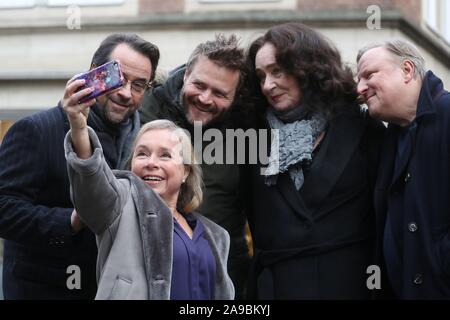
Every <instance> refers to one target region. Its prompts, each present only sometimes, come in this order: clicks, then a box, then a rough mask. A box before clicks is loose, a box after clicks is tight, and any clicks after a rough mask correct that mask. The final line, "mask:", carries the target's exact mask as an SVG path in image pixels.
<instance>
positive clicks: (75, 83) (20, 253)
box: [0, 34, 159, 299]
mask: <svg viewBox="0 0 450 320" xmlns="http://www.w3.org/2000/svg"><path fill="white" fill-rule="evenodd" d="M110 60H117V61H119V62H120V65H121V68H122V72H123V74H124V76H125V78H126V80H127V83H126V84H125V85H124V86H123V87H121V88H119V89H116V90H115V91H112V92H110V93H109V94H106V95H103V96H100V97H97V99H92V100H89V101H87V102H85V103H83V104H84V106H83V105H81V104H80V103H79V101H80V100H81V98H83V97H84V96H86V95H88V94H89V93H90V92H91V91H90V90H91V89H90V88H85V89H82V90H80V89H81V88H82V87H83V85H84V80H75V78H76V76H75V77H73V78H72V79H71V80H69V81H68V82H67V85H66V88H65V91H64V95H63V99H62V100H61V102H60V103H59V105H58V106H57V107H55V108H52V109H49V110H47V111H43V112H39V113H37V114H34V115H31V116H29V117H26V118H24V119H22V120H20V121H18V122H17V123H15V124H14V126H13V127H11V129H10V130H9V131H8V133H7V135H6V136H5V139H4V140H3V143H2V145H1V147H0V237H1V238H4V239H5V240H6V241H5V248H4V260H3V261H4V262H3V291H4V296H5V298H6V299H93V298H94V296H95V293H96V276H95V265H96V258H97V248H96V243H95V237H94V235H93V234H92V233H91V232H90V231H89V230H87V229H86V228H84V225H83V223H82V222H81V221H80V219H79V218H78V215H77V214H76V212H75V211H74V209H73V206H72V203H71V200H70V188H69V186H70V185H69V180H68V177H67V169H66V161H65V157H64V149H63V140H64V137H65V135H66V133H67V131H68V130H69V122H68V120H67V117H66V115H65V113H64V111H63V108H62V107H63V106H74V105H75V106H79V107H80V108H81V107H86V106H87V107H90V108H87V109H86V110H89V109H90V112H89V118H88V125H89V126H90V127H92V128H93V129H94V130H95V131H96V132H97V135H98V136H99V138H100V142H101V144H102V147H103V152H104V154H105V158H106V160H107V162H108V164H109V165H110V167H111V168H115V169H124V168H125V165H126V162H127V158H128V156H129V152H130V148H131V145H132V141H133V140H134V137H135V135H136V133H137V132H138V130H139V127H140V119H139V113H138V112H136V110H137V109H138V108H139V106H140V105H141V102H142V99H143V96H144V93H145V90H146V89H147V87H148V84H149V83H150V82H151V81H152V80H153V78H154V76H155V70H156V67H157V65H158V61H159V50H158V48H157V47H156V46H155V45H153V44H151V43H149V42H147V41H145V40H143V39H141V38H140V37H138V36H137V35H135V34H113V35H110V36H108V37H107V38H106V39H105V40H104V41H103V42H102V43H101V45H100V47H99V48H98V49H97V51H96V52H95V54H94V56H93V58H92V63H91V68H95V67H97V66H100V65H102V64H104V63H106V62H108V61H110ZM114 200H116V199H111V201H114Z"/></svg>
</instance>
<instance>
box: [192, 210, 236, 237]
mask: <svg viewBox="0 0 450 320" xmlns="http://www.w3.org/2000/svg"><path fill="white" fill-rule="evenodd" d="M193 214H194V215H195V216H196V217H197V219H198V220H199V221H200V222H201V223H202V224H203V226H204V227H205V229H207V230H208V231H210V232H211V234H212V235H213V236H214V237H217V238H220V239H224V240H227V239H228V241H229V239H230V236H229V234H228V231H227V230H225V229H224V228H223V227H221V226H219V225H218V224H217V223H215V222H214V221H212V220H210V219H208V218H206V217H205V216H204V215H201V214H199V213H196V212H195V213H193Z"/></svg>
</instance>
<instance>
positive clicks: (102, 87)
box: [76, 60, 125, 103]
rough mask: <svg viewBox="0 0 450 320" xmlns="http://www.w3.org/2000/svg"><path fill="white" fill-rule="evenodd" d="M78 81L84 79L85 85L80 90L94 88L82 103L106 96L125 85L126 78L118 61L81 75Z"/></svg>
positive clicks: (81, 100) (82, 99)
mask: <svg viewBox="0 0 450 320" xmlns="http://www.w3.org/2000/svg"><path fill="white" fill-rule="evenodd" d="M76 79H84V80H85V84H84V86H82V87H81V88H80V90H82V89H84V88H93V91H92V92H91V93H90V94H88V95H86V96H84V97H83V98H81V99H80V103H83V102H86V101H89V100H91V99H94V98H96V97H98V96H101V95H104V94H106V93H108V92H111V91H113V90H115V89H117V88H120V87H121V86H123V85H124V82H125V81H124V77H123V74H122V71H121V69H120V64H119V62H118V61H116V60H112V61H109V62H107V63H105V64H103V65H101V66H99V67H97V68H95V69H92V70H90V71H88V72H86V73H83V74H81V75H79V76H78V77H77V78H76Z"/></svg>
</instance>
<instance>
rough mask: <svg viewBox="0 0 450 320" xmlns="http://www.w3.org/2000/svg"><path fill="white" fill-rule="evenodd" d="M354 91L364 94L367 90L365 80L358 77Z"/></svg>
mask: <svg viewBox="0 0 450 320" xmlns="http://www.w3.org/2000/svg"><path fill="white" fill-rule="evenodd" d="M356 91H357V92H358V95H360V96H364V94H365V93H366V92H367V82H366V80H364V79H360V80H359V81H358V85H357V87H356Z"/></svg>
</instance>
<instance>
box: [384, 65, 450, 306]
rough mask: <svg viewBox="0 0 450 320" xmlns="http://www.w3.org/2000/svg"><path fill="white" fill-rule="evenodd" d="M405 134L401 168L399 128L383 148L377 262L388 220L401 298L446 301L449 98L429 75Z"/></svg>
mask: <svg viewBox="0 0 450 320" xmlns="http://www.w3.org/2000/svg"><path fill="white" fill-rule="evenodd" d="M404 130H407V133H406V136H405V142H404V152H402V154H401V155H400V157H399V159H398V160H397V162H398V164H397V165H395V163H396V153H397V147H398V144H397V141H398V135H399V133H400V131H401V130H400V128H399V127H398V126H395V125H390V126H389V128H388V132H387V134H386V139H385V142H384V145H383V158H382V161H381V163H380V169H379V178H378V180H377V185H376V189H375V205H376V207H375V208H376V213H377V226H378V230H379V234H378V257H379V263H380V264H382V262H383V251H382V249H383V236H384V230H385V226H386V219H387V218H388V219H390V225H391V228H392V229H391V230H392V232H393V238H392V240H391V241H386V242H387V243H386V245H387V247H388V248H390V250H393V252H395V254H394V255H393V256H390V257H389V258H388V259H387V263H386V265H387V267H388V268H387V271H388V273H389V279H390V282H391V285H392V287H393V289H394V291H395V293H396V295H397V297H399V298H402V299H426V298H431V299H439V298H447V299H448V298H450V94H449V93H448V92H447V91H444V89H443V84H442V81H441V80H440V79H438V78H437V77H436V76H435V75H434V74H433V73H432V72H431V71H429V72H428V73H427V74H426V76H425V78H424V80H423V85H422V89H421V92H420V96H419V101H418V105H417V113H416V118H415V119H414V121H413V122H412V123H411V125H410V126H409V127H408V128H406V129H404ZM404 130H403V131H404ZM395 166H396V168H395ZM384 248H386V247H384ZM395 257H396V258H395ZM384 268H385V267H383V271H384ZM386 276H387V275H385V277H386Z"/></svg>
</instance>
